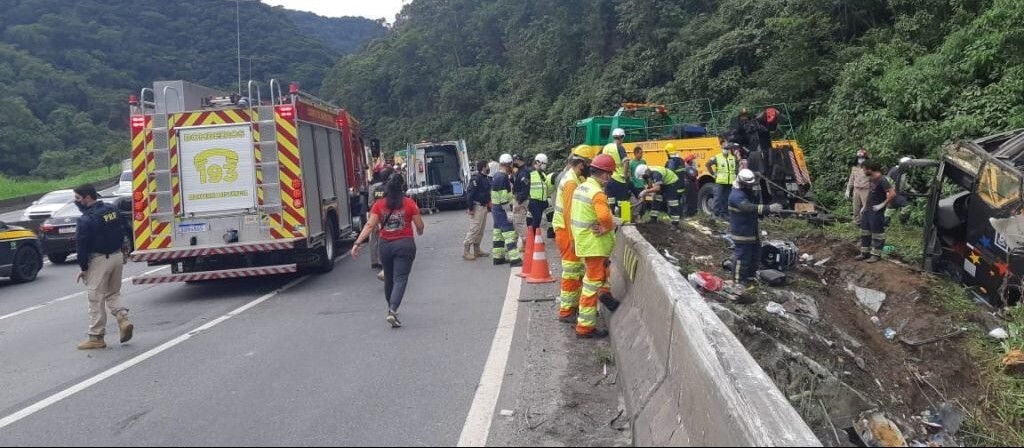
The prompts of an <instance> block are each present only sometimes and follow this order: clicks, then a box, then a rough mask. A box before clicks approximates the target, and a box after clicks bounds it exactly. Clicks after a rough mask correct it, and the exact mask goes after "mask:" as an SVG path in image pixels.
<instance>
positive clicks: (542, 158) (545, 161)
mask: <svg viewBox="0 0 1024 448" xmlns="http://www.w3.org/2000/svg"><path fill="white" fill-rule="evenodd" d="M533 161H534V162H537V163H541V164H544V165H547V164H548V156H547V154H544V153H541V154H537V157H534V158H533Z"/></svg>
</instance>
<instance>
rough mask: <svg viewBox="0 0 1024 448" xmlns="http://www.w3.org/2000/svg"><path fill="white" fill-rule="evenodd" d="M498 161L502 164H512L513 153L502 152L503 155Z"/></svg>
mask: <svg viewBox="0 0 1024 448" xmlns="http://www.w3.org/2000/svg"><path fill="white" fill-rule="evenodd" d="M498 163H500V164H502V165H511V164H512V154H502V155H501V157H499V158H498Z"/></svg>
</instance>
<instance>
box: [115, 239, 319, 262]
mask: <svg viewBox="0 0 1024 448" xmlns="http://www.w3.org/2000/svg"><path fill="white" fill-rule="evenodd" d="M299 241H303V238H291V239H287V240H274V241H259V242H254V243H237V244H226V245H222V246H195V247H172V248H168V249H156V250H144V251H136V252H134V253H132V261H148V262H154V261H170V260H183V259H188V258H195V257H209V256H213V255H232V254H247V253H252V252H273V251H276V250H290V249H294V248H295V243H297V242H299Z"/></svg>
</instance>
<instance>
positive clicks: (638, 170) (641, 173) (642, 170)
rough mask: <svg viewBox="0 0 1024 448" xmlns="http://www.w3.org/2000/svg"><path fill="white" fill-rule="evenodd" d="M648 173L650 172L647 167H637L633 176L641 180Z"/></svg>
mask: <svg viewBox="0 0 1024 448" xmlns="http://www.w3.org/2000/svg"><path fill="white" fill-rule="evenodd" d="M648 171H650V168H648V167H647V165H639V166H637V167H636V171H635V172H634V174H635V175H636V177H637V178H642V177H644V176H646V175H647V172H648Z"/></svg>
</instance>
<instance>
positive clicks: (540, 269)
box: [526, 230, 555, 283]
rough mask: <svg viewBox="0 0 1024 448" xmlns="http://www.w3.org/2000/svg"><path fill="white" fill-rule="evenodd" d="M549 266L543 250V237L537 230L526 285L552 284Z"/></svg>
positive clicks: (553, 280) (552, 279)
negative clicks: (531, 263)
mask: <svg viewBox="0 0 1024 448" xmlns="http://www.w3.org/2000/svg"><path fill="white" fill-rule="evenodd" d="M554 282H555V278H554V277H552V276H551V266H549V265H548V253H547V251H546V250H545V249H544V237H543V236H542V235H541V232H540V231H539V230H538V231H537V234H536V241H534V243H533V265H532V268H531V269H530V272H529V273H528V274H527V277H526V283H554Z"/></svg>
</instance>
